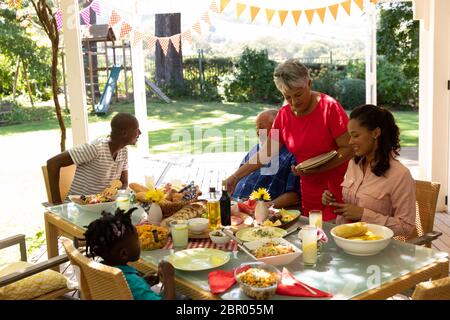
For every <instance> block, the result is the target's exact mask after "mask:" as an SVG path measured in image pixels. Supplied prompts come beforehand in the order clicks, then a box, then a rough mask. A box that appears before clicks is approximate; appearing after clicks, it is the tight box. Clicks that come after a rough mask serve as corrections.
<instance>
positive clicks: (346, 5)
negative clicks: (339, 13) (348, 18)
mask: <svg viewBox="0 0 450 320" xmlns="http://www.w3.org/2000/svg"><path fill="white" fill-rule="evenodd" d="M351 4H352V2H351V0H347V1H344V2H341V6H342V8H344V9H345V12H347V14H348V15H350V6H351Z"/></svg>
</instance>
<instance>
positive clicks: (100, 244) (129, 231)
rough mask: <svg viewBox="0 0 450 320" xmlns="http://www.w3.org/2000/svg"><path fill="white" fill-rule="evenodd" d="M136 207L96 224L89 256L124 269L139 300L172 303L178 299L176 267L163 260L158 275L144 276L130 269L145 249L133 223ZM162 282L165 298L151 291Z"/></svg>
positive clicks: (104, 216)
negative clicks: (130, 264)
mask: <svg viewBox="0 0 450 320" xmlns="http://www.w3.org/2000/svg"><path fill="white" fill-rule="evenodd" d="M134 210H136V208H132V209H130V210H128V211H127V212H125V211H123V210H121V209H119V208H118V209H117V210H116V212H115V213H114V214H111V213H107V212H102V217H101V218H99V219H97V220H94V221H92V222H91V223H90V224H89V226H88V227H87V230H86V233H85V234H84V236H85V238H86V256H88V257H90V258H94V257H97V256H98V257H101V258H102V259H103V261H102V263H104V264H106V265H108V266H111V267H115V268H118V269H120V270H121V271H122V272H123V275H124V276H125V279H126V281H127V283H128V286H129V287H130V290H131V293H132V294H133V298H134V299H135V300H161V299H163V298H164V299H166V300H172V299H175V298H176V293H175V278H174V269H173V266H172V265H171V264H170V263H168V262H166V261H161V262H160V263H159V266H158V274H157V275H148V276H144V277H141V275H140V274H139V271H138V270H136V269H135V268H133V267H131V266H129V265H128V264H127V263H128V262H133V261H137V260H138V259H139V256H140V253H141V248H140V243H139V237H138V233H137V231H136V228H135V227H134V225H133V224H132V222H131V214H132V213H133V211H134ZM158 280H161V282H162V284H163V288H164V293H163V296H160V295H158V294H156V293H155V292H153V291H152V290H151V289H150V285H154V284H156V283H157V282H158Z"/></svg>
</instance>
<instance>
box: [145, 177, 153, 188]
mask: <svg viewBox="0 0 450 320" xmlns="http://www.w3.org/2000/svg"><path fill="white" fill-rule="evenodd" d="M145 186H146V187H147V188H149V189H150V190H152V189H155V177H154V176H150V175H146V176H145Z"/></svg>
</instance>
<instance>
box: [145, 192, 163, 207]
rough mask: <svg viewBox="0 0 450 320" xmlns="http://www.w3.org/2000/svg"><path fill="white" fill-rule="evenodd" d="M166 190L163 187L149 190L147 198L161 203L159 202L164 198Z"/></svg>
mask: <svg viewBox="0 0 450 320" xmlns="http://www.w3.org/2000/svg"><path fill="white" fill-rule="evenodd" d="M164 195H165V194H164V191H162V190H161V189H151V190H149V191H147V193H146V194H145V198H146V199H147V200H151V201H152V202H154V203H156V204H159V202H160V201H161V200H162V199H164Z"/></svg>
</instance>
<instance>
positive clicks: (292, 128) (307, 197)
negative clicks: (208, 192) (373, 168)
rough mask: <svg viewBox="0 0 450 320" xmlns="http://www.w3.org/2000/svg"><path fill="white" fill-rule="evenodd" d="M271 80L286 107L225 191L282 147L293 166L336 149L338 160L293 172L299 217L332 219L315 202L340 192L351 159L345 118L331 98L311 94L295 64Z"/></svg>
mask: <svg viewBox="0 0 450 320" xmlns="http://www.w3.org/2000/svg"><path fill="white" fill-rule="evenodd" d="M274 81H275V84H276V86H277V88H278V90H280V92H281V93H282V94H283V96H284V98H285V100H286V101H287V104H286V105H285V106H283V107H282V108H281V109H280V110H279V112H278V115H277V117H276V119H275V121H274V124H273V127H272V130H271V131H270V135H271V139H267V142H266V145H265V146H264V147H263V148H262V149H261V150H260V152H258V154H256V155H255V157H254V158H252V159H250V160H249V161H248V162H247V163H246V164H245V165H243V166H241V167H240V168H239V169H238V170H237V171H236V172H235V173H234V174H232V175H231V176H230V177H229V178H228V179H227V183H228V187H229V188H230V189H233V188H234V186H235V185H236V183H237V182H238V181H239V180H240V179H241V178H242V177H245V176H246V175H247V174H249V173H250V172H253V171H254V170H256V169H259V168H260V167H261V166H262V165H263V164H265V163H268V162H269V161H270V159H272V158H273V157H274V156H276V155H277V154H278V150H279V148H281V147H282V146H283V145H285V146H286V147H287V149H288V150H289V152H291V153H292V154H294V156H295V157H296V160H297V163H301V162H303V161H305V160H307V159H309V158H312V157H315V156H317V155H320V154H322V153H326V152H329V151H332V150H336V151H337V152H338V156H336V157H334V158H333V159H332V160H330V161H329V162H327V163H325V164H323V165H322V166H320V167H317V168H314V169H310V170H306V171H301V172H295V173H296V174H299V175H301V176H302V177H301V179H300V181H301V182H300V184H301V186H300V188H301V194H302V208H303V213H304V214H305V215H308V214H309V211H310V210H314V209H322V210H323V220H326V221H327V220H332V219H334V218H335V217H336V215H335V214H334V213H333V211H332V210H331V208H330V207H329V206H325V205H323V204H322V201H321V197H322V191H323V190H324V189H331V190H337V189H340V184H341V182H342V180H343V178H344V173H345V171H346V169H347V163H348V160H349V159H350V158H351V157H352V156H353V152H352V150H351V148H350V146H349V144H348V141H349V135H348V133H347V123H348V116H347V114H346V113H345V111H344V109H343V108H342V106H341V105H340V104H339V103H338V102H337V101H336V100H335V99H333V98H332V97H330V96H328V95H326V94H323V93H320V92H316V91H312V90H311V84H312V80H311V78H310V76H309V71H308V68H307V67H306V66H304V65H303V64H302V63H300V62H299V61H298V60H296V59H290V60H287V61H286V62H284V63H283V64H281V65H279V66H278V67H277V68H276V69H275V72H274ZM293 170H294V171H295V168H293Z"/></svg>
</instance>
